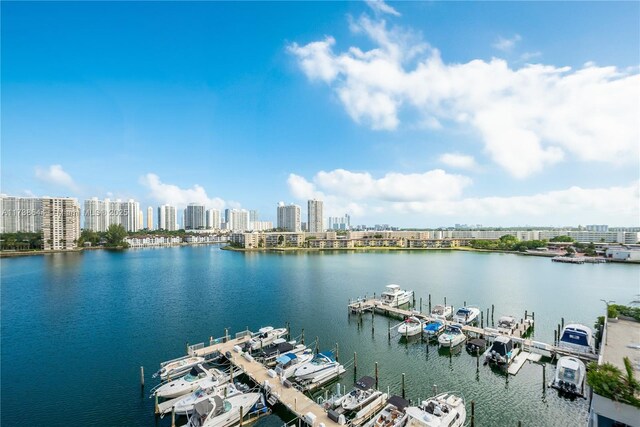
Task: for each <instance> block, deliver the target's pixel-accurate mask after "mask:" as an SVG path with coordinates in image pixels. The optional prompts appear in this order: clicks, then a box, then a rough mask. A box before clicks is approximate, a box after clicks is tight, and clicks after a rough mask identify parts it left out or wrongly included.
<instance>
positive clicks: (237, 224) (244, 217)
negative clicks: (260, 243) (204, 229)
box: [227, 209, 249, 231]
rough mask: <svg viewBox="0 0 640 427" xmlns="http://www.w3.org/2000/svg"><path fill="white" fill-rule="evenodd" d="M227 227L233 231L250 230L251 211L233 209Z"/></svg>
mask: <svg viewBox="0 0 640 427" xmlns="http://www.w3.org/2000/svg"><path fill="white" fill-rule="evenodd" d="M227 227H228V229H229V230H233V231H247V230H249V211H247V210H246V209H231V210H230V211H229V222H228V224H227Z"/></svg>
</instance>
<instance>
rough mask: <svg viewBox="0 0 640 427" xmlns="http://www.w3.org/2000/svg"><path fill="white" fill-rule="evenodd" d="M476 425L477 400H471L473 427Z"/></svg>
mask: <svg viewBox="0 0 640 427" xmlns="http://www.w3.org/2000/svg"><path fill="white" fill-rule="evenodd" d="M475 426H476V402H475V401H473V400H472V401H471V427H475Z"/></svg>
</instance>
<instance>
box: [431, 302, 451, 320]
mask: <svg viewBox="0 0 640 427" xmlns="http://www.w3.org/2000/svg"><path fill="white" fill-rule="evenodd" d="M452 315H453V307H451V306H450V305H449V306H446V305H442V304H436V305H435V306H434V307H433V308H432V309H431V317H433V318H434V319H440V320H448V319H451V316H452Z"/></svg>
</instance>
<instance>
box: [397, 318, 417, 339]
mask: <svg viewBox="0 0 640 427" xmlns="http://www.w3.org/2000/svg"><path fill="white" fill-rule="evenodd" d="M421 331H422V321H421V320H420V319H418V318H417V317H415V316H411V317H408V318H406V319H405V320H404V322H403V323H401V324H400V326H398V333H399V334H400V335H402V336H405V337H412V336H414V335H418V334H419V333H420V332H421Z"/></svg>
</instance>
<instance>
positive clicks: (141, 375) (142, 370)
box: [140, 366, 144, 388]
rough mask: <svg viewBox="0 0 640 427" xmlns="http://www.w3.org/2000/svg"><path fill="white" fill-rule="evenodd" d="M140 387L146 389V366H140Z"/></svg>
mask: <svg viewBox="0 0 640 427" xmlns="http://www.w3.org/2000/svg"><path fill="white" fill-rule="evenodd" d="M140 387H141V388H144V366H140Z"/></svg>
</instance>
